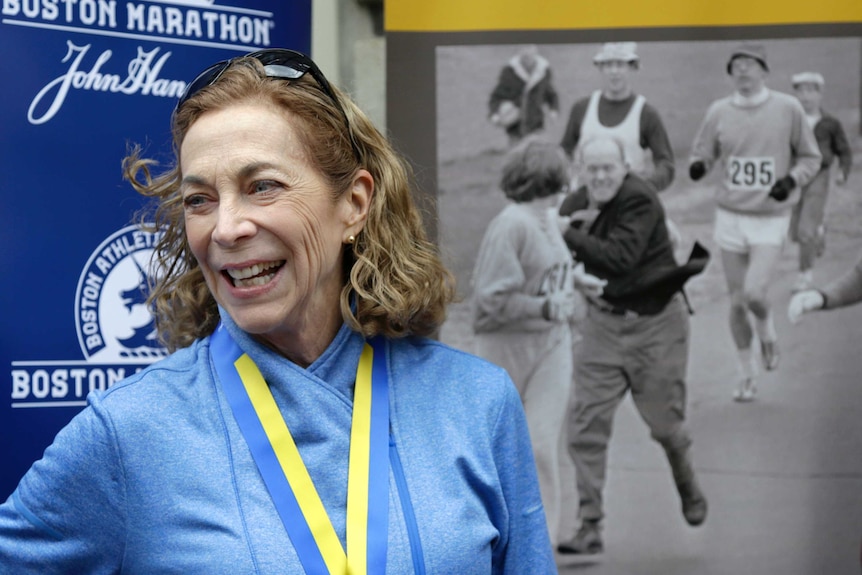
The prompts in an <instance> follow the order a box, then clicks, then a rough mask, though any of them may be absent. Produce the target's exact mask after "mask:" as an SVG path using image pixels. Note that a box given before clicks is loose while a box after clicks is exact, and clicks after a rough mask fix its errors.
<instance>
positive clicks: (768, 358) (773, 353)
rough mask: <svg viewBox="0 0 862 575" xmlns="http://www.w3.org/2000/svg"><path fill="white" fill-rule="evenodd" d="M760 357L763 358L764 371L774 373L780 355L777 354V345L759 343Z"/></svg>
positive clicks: (767, 342)
mask: <svg viewBox="0 0 862 575" xmlns="http://www.w3.org/2000/svg"><path fill="white" fill-rule="evenodd" d="M760 355H761V357H762V358H763V368H764V369H765V370H766V371H774V370H776V369H778V360H779V359H780V357H781V356H780V354H779V353H778V343H777V342H775V341H761V342H760Z"/></svg>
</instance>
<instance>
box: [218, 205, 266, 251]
mask: <svg viewBox="0 0 862 575" xmlns="http://www.w3.org/2000/svg"><path fill="white" fill-rule="evenodd" d="M217 218H218V219H217V220H216V225H215V228H214V229H213V234H212V239H213V241H214V242H216V243H218V244H221V245H226V246H229V245H233V244H235V243H236V242H238V241H239V240H241V239H243V238H246V237H249V236H251V235H253V234H254V230H255V229H256V228H255V225H254V223H253V222H252V221H251V219H250V218H249V214H248V213H247V210H246V209H245V208H244V207H243V206H241V205H240V204H239V203H238V202H233V201H222V202H220V203H219V207H218V211H217Z"/></svg>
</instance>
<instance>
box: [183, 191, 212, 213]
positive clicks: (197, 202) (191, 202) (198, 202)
mask: <svg viewBox="0 0 862 575" xmlns="http://www.w3.org/2000/svg"><path fill="white" fill-rule="evenodd" d="M206 201H207V199H206V197H205V196H202V195H200V194H191V195H188V196H186V197H185V198H183V206H185V207H186V208H188V209H191V208H197V207H200V206H202V205H204V204H205V203H206Z"/></svg>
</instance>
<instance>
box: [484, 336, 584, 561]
mask: <svg viewBox="0 0 862 575" xmlns="http://www.w3.org/2000/svg"><path fill="white" fill-rule="evenodd" d="M475 343H476V353H477V355H479V356H481V357H483V358H485V359H487V360H489V361H491V362H493V363H496V364H497V365H499V366H501V367H503V368H505V369H506V371H507V372H508V373H509V376H510V377H511V378H512V381H513V382H514V383H515V387H517V388H518V393H520V395H521V401H522V402H523V404H524V411H525V413H526V415H527V427H528V428H529V430H530V441H531V443H532V446H533V455H534V457H535V459H536V471H537V474H538V476H539V490H540V491H541V495H542V505H543V506H544V508H545V517H546V519H547V522H548V531H549V535H550V538H551V543H553V544H554V545H556V544H557V539H558V533H557V531H558V526H559V523H560V510H561V507H562V502H561V495H560V475H559V464H560V459H559V453H560V441H561V440H562V436H563V426H564V420H565V416H566V404H567V403H568V401H569V393H570V389H571V383H572V371H573V362H574V359H573V357H572V332H571V329H570V328H569V325H568V324H558V325H557V326H555V327H554V328H552V329H550V330H548V331H538V332H520V331H519V332H512V331H496V332H486V333H481V334H477V335H476V340H475Z"/></svg>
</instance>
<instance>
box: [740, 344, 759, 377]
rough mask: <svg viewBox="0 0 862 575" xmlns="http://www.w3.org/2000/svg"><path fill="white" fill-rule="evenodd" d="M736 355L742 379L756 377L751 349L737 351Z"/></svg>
mask: <svg viewBox="0 0 862 575" xmlns="http://www.w3.org/2000/svg"><path fill="white" fill-rule="evenodd" d="M736 353H737V354H739V368H740V371H741V372H742V377H743V378H744V379H749V378H752V377H754V376H755V375H757V371H756V368H755V364H754V361H753V359H752V357H751V348H750V347H747V348H745V349H738V350H736Z"/></svg>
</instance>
